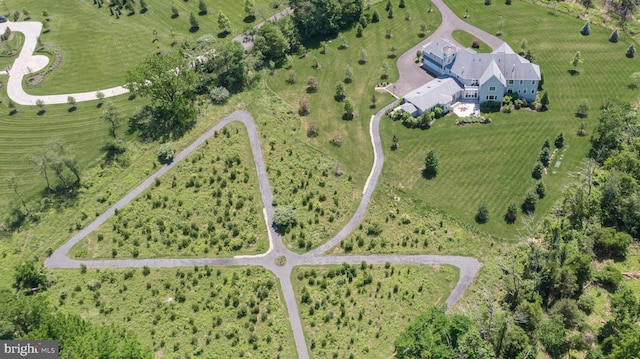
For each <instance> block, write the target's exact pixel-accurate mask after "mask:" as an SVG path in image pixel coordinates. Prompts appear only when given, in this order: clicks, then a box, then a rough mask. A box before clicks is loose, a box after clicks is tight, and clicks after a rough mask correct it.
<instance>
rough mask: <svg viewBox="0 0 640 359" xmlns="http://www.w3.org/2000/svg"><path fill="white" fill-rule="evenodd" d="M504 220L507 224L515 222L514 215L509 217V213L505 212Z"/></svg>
mask: <svg viewBox="0 0 640 359" xmlns="http://www.w3.org/2000/svg"><path fill="white" fill-rule="evenodd" d="M504 221H505V222H507V224H514V223H516V217H511V216H510V215H508V214H505V215H504Z"/></svg>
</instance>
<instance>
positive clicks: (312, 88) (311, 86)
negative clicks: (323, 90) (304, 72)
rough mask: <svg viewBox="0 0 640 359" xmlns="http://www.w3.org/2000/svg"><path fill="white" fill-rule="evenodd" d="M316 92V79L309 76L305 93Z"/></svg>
mask: <svg viewBox="0 0 640 359" xmlns="http://www.w3.org/2000/svg"><path fill="white" fill-rule="evenodd" d="M317 90H318V79H316V78H315V77H313V76H309V78H308V79H307V91H308V92H316V91H317Z"/></svg>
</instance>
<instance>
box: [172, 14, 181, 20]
mask: <svg viewBox="0 0 640 359" xmlns="http://www.w3.org/2000/svg"><path fill="white" fill-rule="evenodd" d="M178 16H180V14H171V18H172V19H175V18H177V17H178Z"/></svg>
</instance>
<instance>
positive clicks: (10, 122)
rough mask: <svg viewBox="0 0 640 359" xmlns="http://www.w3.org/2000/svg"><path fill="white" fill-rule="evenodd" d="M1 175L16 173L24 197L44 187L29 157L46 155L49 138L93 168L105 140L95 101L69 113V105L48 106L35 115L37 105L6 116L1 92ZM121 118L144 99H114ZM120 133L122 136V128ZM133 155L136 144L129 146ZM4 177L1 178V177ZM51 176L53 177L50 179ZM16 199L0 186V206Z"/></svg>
mask: <svg viewBox="0 0 640 359" xmlns="http://www.w3.org/2000/svg"><path fill="white" fill-rule="evenodd" d="M0 100H2V103H0V114H1V115H0V172H1V173H3V174H5V175H8V174H11V173H13V174H15V175H16V177H17V179H18V183H19V190H20V191H21V193H22V195H24V196H25V197H27V198H30V197H35V195H36V193H38V192H39V191H41V190H43V189H44V188H45V181H44V178H43V177H42V176H40V175H39V174H38V171H37V170H36V167H35V166H34V165H32V164H31V163H29V161H28V158H29V156H30V155H32V154H34V153H37V152H46V151H47V144H48V142H49V141H50V140H52V139H58V138H60V139H63V140H64V142H65V143H66V144H67V145H68V146H71V148H73V149H74V152H76V154H77V156H78V160H79V163H80V167H81V168H86V167H88V166H89V165H92V164H93V165H95V164H96V162H98V159H99V158H100V156H101V153H102V151H101V150H100V148H101V147H102V145H103V143H104V140H106V137H107V133H108V131H107V123H106V122H105V121H103V120H101V119H100V114H101V113H102V112H101V110H100V109H98V108H96V105H97V103H98V102H97V101H92V102H86V103H79V104H78V109H77V110H76V111H74V112H69V111H68V110H69V105H66V104H65V105H47V106H46V108H47V112H46V113H45V114H43V115H38V111H39V108H38V107H36V106H17V108H18V109H19V112H18V113H16V114H14V115H9V112H10V111H11V109H10V108H8V104H9V99H8V97H7V95H6V90H3V91H2V92H0ZM113 101H114V103H115V104H116V106H117V107H118V108H119V109H120V111H121V112H122V114H123V116H129V115H131V114H132V113H133V112H134V111H135V110H136V109H137V108H139V107H141V106H142V105H143V104H144V103H146V102H145V101H144V100H141V99H136V100H133V101H130V100H127V98H126V97H119V98H115V99H113ZM122 127H123V128H122V129H121V134H123V133H124V130H125V129H124V127H125V125H123V126H122ZM131 147H132V151H131V152H135V151H136V150H135V147H137V145H136V144H132V146H131ZM3 177H4V175H3ZM52 177H54V176H52ZM14 199H16V197H15V195H14V194H13V193H12V192H11V191H10V189H9V188H8V187H7V186H0V206H1V207H3V208H6V206H7V204H8V203H9V201H12V200H14Z"/></svg>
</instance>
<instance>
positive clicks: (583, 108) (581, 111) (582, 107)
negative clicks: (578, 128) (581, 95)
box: [576, 102, 589, 118]
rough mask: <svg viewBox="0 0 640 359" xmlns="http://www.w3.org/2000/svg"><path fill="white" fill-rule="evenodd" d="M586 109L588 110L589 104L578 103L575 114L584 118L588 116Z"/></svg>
mask: <svg viewBox="0 0 640 359" xmlns="http://www.w3.org/2000/svg"><path fill="white" fill-rule="evenodd" d="M587 111H589V105H588V104H587V103H586V102H583V103H581V104H579V105H578V110H577V111H576V116H577V117H580V118H585V117H587V116H588V113H587Z"/></svg>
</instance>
